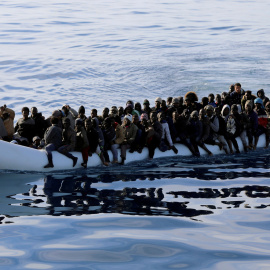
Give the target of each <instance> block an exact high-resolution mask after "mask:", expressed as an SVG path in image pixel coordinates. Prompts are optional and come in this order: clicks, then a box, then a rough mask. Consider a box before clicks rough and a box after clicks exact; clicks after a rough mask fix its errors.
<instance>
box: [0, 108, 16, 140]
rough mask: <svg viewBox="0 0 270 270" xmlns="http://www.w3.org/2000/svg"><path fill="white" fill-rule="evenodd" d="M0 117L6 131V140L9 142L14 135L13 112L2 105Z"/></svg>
mask: <svg viewBox="0 0 270 270" xmlns="http://www.w3.org/2000/svg"><path fill="white" fill-rule="evenodd" d="M0 117H1V118H2V119H3V122H4V126H5V128H6V131H7V140H8V141H11V140H12V138H13V134H14V118H15V112H14V111H13V110H12V109H10V108H7V106H6V105H4V106H1V108H0Z"/></svg>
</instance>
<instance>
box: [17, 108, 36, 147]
mask: <svg viewBox="0 0 270 270" xmlns="http://www.w3.org/2000/svg"><path fill="white" fill-rule="evenodd" d="M22 115H23V117H22V118H20V119H19V120H18V121H17V123H16V125H15V132H16V133H15V134H14V138H15V139H18V140H20V141H21V142H22V143H21V144H23V145H25V146H28V145H29V144H30V142H32V139H33V137H34V136H35V120H34V119H32V118H30V117H29V108H28V107H23V108H22Z"/></svg>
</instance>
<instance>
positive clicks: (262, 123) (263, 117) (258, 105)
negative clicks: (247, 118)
mask: <svg viewBox="0 0 270 270" xmlns="http://www.w3.org/2000/svg"><path fill="white" fill-rule="evenodd" d="M254 104H255V109H254V112H255V113H257V115H258V128H257V132H256V134H255V144H254V149H256V148H257V144H258V141H259V137H260V136H261V135H262V134H263V133H265V136H266V146H265V147H266V148H267V147H268V145H269V134H268V132H267V128H266V127H267V124H268V118H267V114H266V112H265V110H264V106H263V101H262V99H260V98H256V99H255V100H254Z"/></svg>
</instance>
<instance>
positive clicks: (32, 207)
mask: <svg viewBox="0 0 270 270" xmlns="http://www.w3.org/2000/svg"><path fill="white" fill-rule="evenodd" d="M252 155H253V153H251V155H239V156H226V157H219V156H217V157H216V158H215V159H213V158H212V159H211V158H200V159H196V160H194V158H193V159H192V158H186V159H183V158H177V159H175V158H169V159H166V164H164V160H158V161H155V162H150V163H145V162H144V163H143V164H142V163H141V164H140V163H136V164H133V165H132V167H131V166H123V167H117V166H116V167H110V168H101V167H99V168H95V169H92V170H88V171H83V170H82V171H79V172H78V171H76V172H75V173H74V174H72V175H64V174H63V173H62V174H55V175H47V176H42V175H39V176H37V177H38V178H37V179H39V180H38V181H37V180H35V181H34V180H33V179H32V182H34V184H30V185H31V186H30V187H29V186H27V185H25V184H24V185H23V184H21V186H20V185H19V183H20V177H22V175H16V174H15V175H14V176H13V178H12V179H13V180H12V181H17V183H18V186H17V188H16V189H15V185H14V186H12V185H11V186H10V188H8V187H7V183H9V182H10V181H8V180H7V181H6V182H5V181H4V180H3V182H1V184H3V185H5V194H3V196H5V198H6V199H8V200H7V201H5V200H3V202H1V204H2V207H1V210H0V211H1V212H0V214H2V215H3V216H0V222H1V221H2V220H3V219H4V218H5V216H7V217H13V216H18V215H19V216H24V215H44V214H46V215H53V216H58V215H83V214H84V215H85V214H88V215H89V214H97V213H121V214H126V215H149V216H153V215H155V216H182V217H189V218H193V219H198V217H199V216H202V215H210V214H215V211H216V210H218V209H230V208H234V209H235V208H253V209H258V208H267V207H269V206H270V201H269V196H270V187H269V186H268V183H267V179H268V178H269V177H270V172H269V170H268V167H269V164H270V157H269V154H268V152H264V154H263V155H259V156H258V155H256V159H254V157H255V156H252ZM195 161H196V162H195ZM131 168H132V173H131V172H130V170H131ZM85 173H87V174H85ZM23 176H24V178H26V179H27V175H25V174H24V175H23ZM24 181H26V180H24ZM29 182H31V181H30V179H29V181H28V183H29ZM26 188H27V189H26ZM0 193H1V192H0ZM15 207H17V209H18V208H21V211H20V209H18V210H17V211H14V209H15ZM18 213H20V214H18Z"/></svg>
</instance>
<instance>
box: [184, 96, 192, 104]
mask: <svg viewBox="0 0 270 270" xmlns="http://www.w3.org/2000/svg"><path fill="white" fill-rule="evenodd" d="M185 105H186V106H190V105H191V99H190V98H189V97H186V98H185Z"/></svg>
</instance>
